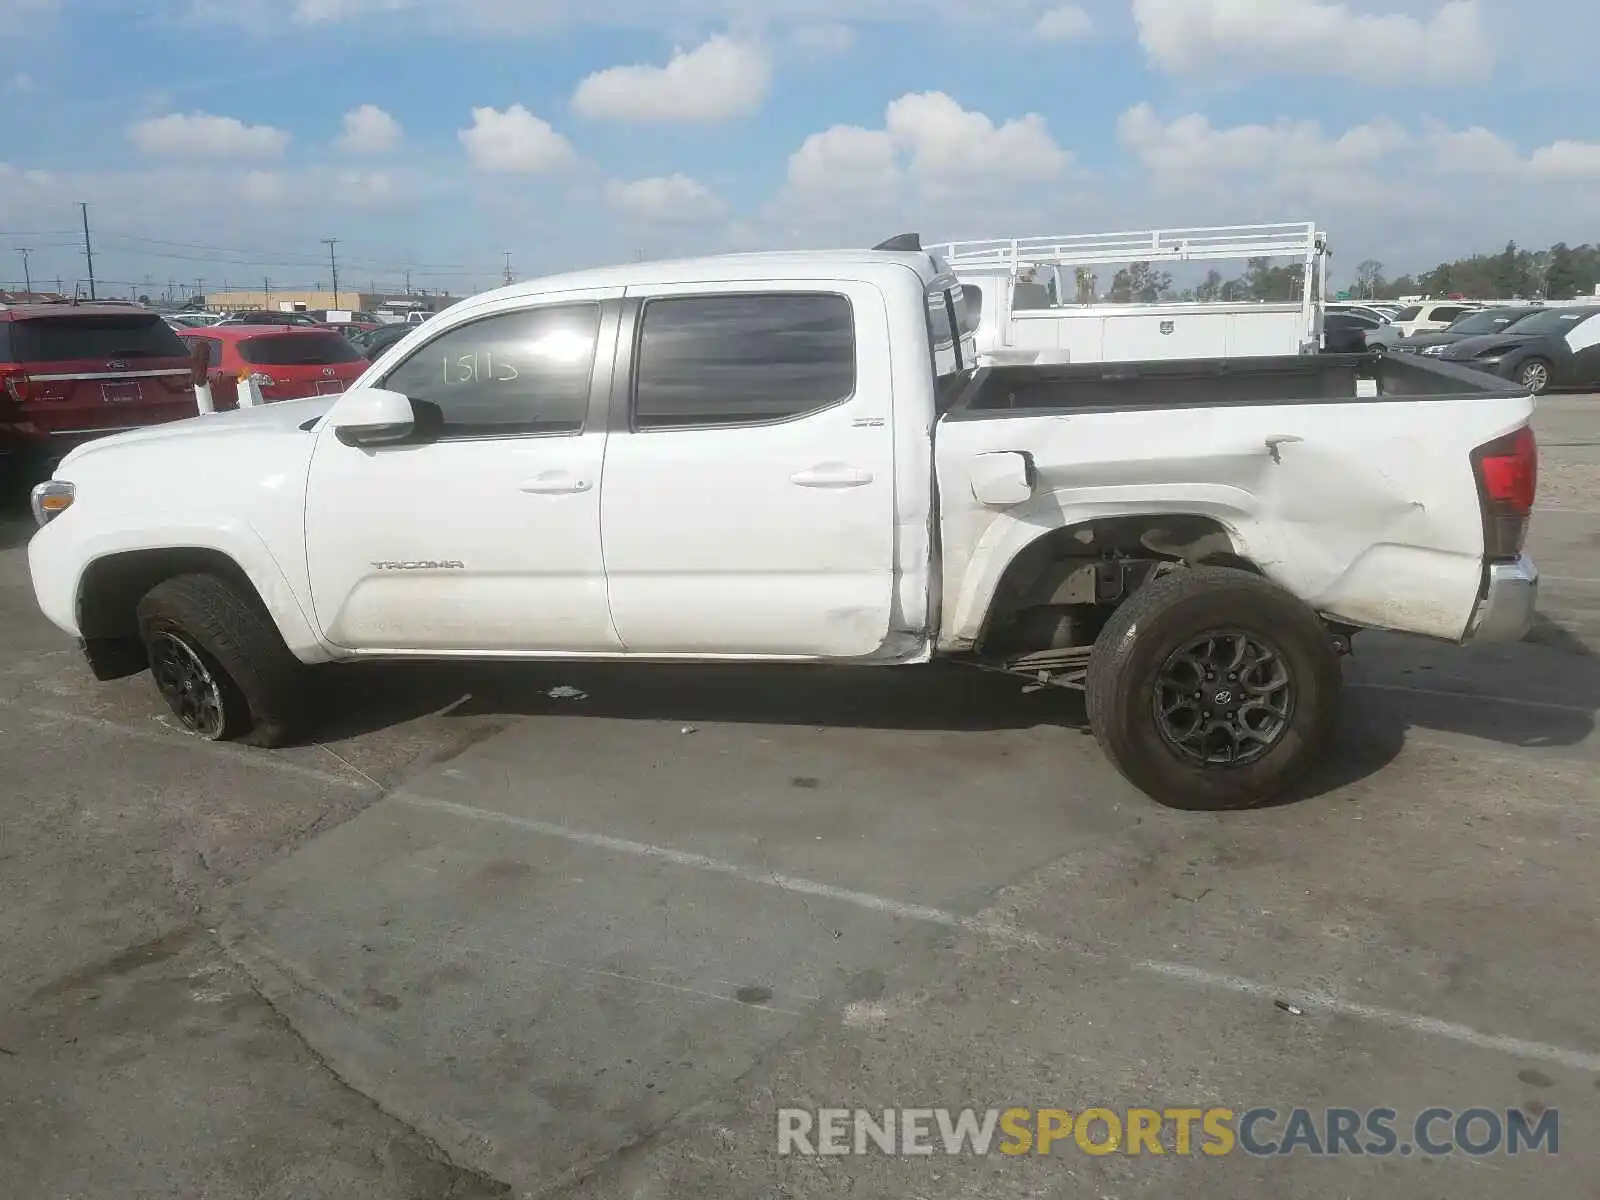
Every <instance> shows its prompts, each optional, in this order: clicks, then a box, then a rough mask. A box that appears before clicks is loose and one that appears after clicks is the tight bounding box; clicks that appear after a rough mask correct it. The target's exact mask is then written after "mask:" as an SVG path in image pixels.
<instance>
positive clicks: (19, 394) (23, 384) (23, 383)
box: [0, 368, 29, 404]
mask: <svg viewBox="0 0 1600 1200" xmlns="http://www.w3.org/2000/svg"><path fill="white" fill-rule="evenodd" d="M0 379H3V380H4V381H5V393H6V395H7V396H9V397H10V398H11V399H12V400H13V401H14V402H15V403H17V404H26V403H27V402H28V396H29V390H28V373H27V372H26V371H23V370H18V369H10V370H7V369H5V368H0Z"/></svg>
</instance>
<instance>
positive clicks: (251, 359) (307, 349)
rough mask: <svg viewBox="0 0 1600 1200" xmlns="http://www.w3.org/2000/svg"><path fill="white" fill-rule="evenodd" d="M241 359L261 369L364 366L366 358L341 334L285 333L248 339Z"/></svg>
mask: <svg viewBox="0 0 1600 1200" xmlns="http://www.w3.org/2000/svg"><path fill="white" fill-rule="evenodd" d="M239 357H240V358H242V359H244V360H245V362H247V363H251V364H253V365H255V366H258V367H304V366H331V365H333V364H334V363H351V362H360V361H361V358H362V355H361V351H359V350H357V349H356V348H355V347H354V346H352V345H351V344H350V343H349V341H348V340H347V339H346V338H344V337H343V336H341V335H340V334H337V333H284V334H279V335H278V336H277V337H259V338H246V339H245V340H244V341H242V342H240V343H239Z"/></svg>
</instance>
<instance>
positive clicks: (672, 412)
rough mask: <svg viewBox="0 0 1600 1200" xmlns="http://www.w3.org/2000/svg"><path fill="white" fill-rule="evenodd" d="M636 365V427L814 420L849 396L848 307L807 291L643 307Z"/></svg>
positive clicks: (678, 299)
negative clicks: (809, 417)
mask: <svg viewBox="0 0 1600 1200" xmlns="http://www.w3.org/2000/svg"><path fill="white" fill-rule="evenodd" d="M946 320H947V321H948V317H947V318H946ZM637 363H638V365H637V367H636V369H635V374H634V425H635V427H636V428H638V429H673V428H678V429H682V428H696V427H703V426H716V425H749V424H765V423H768V422H772V421H785V420H790V419H793V418H795V417H801V416H805V415H807V414H809V413H814V412H820V411H821V410H822V409H825V408H831V407H832V406H833V405H835V404H838V403H839V402H840V401H841V400H845V399H847V398H848V397H849V396H850V395H852V394H853V393H854V391H855V386H856V383H855V376H856V362H855V323H854V319H853V315H852V312H851V308H850V301H849V300H847V299H845V297H843V296H837V295H831V294H817V293H808V292H766V293H761V294H754V295H723V296H675V297H662V298H660V299H656V300H651V301H649V302H647V303H646V304H645V306H644V314H643V318H642V320H641V322H640V330H639V349H638V356H637Z"/></svg>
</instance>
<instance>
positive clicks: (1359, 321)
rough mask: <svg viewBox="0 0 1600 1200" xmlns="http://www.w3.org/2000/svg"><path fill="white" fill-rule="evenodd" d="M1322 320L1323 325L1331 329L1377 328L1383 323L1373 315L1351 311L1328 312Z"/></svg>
mask: <svg viewBox="0 0 1600 1200" xmlns="http://www.w3.org/2000/svg"><path fill="white" fill-rule="evenodd" d="M1322 320H1323V324H1324V325H1327V326H1330V327H1331V328H1333V329H1377V328H1378V327H1379V326H1380V325H1382V324H1383V322H1382V321H1379V320H1378V319H1377V318H1375V317H1369V316H1365V315H1363V314H1362V313H1353V312H1336V313H1329V314H1328V315H1327V316H1325V317H1324V318H1323V319H1322Z"/></svg>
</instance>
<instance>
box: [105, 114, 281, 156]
mask: <svg viewBox="0 0 1600 1200" xmlns="http://www.w3.org/2000/svg"><path fill="white" fill-rule="evenodd" d="M128 137H129V138H130V139H131V140H132V142H133V144H134V145H135V146H137V147H138V148H139V149H140V150H143V151H144V152H145V153H146V154H160V155H164V156H167V157H171V158H278V157H281V156H282V154H283V152H284V150H286V149H287V148H288V145H289V135H288V134H287V133H285V132H284V131H283V130H281V129H274V128H273V127H272V126H271V125H246V124H245V123H244V122H243V121H240V120H238V119H237V118H236V117H214V116H212V115H210V114H209V113H203V112H196V113H189V114H187V115H185V114H183V113H168V114H167V115H166V116H164V117H151V118H149V119H147V120H143V121H137V122H135V123H134V124H133V125H131V126H129V128H128Z"/></svg>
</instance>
